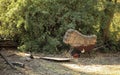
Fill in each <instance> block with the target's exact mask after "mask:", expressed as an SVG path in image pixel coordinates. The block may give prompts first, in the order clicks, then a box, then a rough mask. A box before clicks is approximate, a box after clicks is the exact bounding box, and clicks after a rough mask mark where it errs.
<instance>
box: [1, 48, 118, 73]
mask: <svg viewBox="0 0 120 75" xmlns="http://www.w3.org/2000/svg"><path fill="white" fill-rule="evenodd" d="M1 52H2V54H4V55H5V56H6V57H7V59H8V60H9V61H11V62H21V63H24V64H25V68H20V67H17V66H16V68H17V70H14V69H12V68H11V67H10V66H9V65H7V64H5V61H4V60H3V59H2V58H0V75H120V53H98V52H97V53H95V54H92V56H91V57H89V56H88V55H86V54H85V55H84V54H82V55H81V57H80V58H79V59H73V60H71V61H70V62H55V61H48V60H43V59H28V58H27V57H26V55H25V53H23V52H19V51H16V50H11V49H9V50H3V51H1ZM34 55H37V56H40V57H42V56H54V57H66V54H65V53H63V54H61V55H57V54H56V55H52V54H51V55H44V54H42V53H35V54H34Z"/></svg>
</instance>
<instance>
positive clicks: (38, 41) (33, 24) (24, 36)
mask: <svg viewBox="0 0 120 75" xmlns="http://www.w3.org/2000/svg"><path fill="white" fill-rule="evenodd" d="M107 3H108V2H106V1H104V0H99V1H98V0H0V35H1V37H3V38H4V39H12V40H15V41H17V42H18V43H19V47H18V49H20V50H23V51H24V50H33V51H39V52H42V51H45V52H50V53H53V52H54V51H56V52H57V51H59V49H62V48H64V47H65V46H64V44H63V42H62V39H63V35H64V33H65V32H66V30H67V29H69V28H73V29H77V30H78V31H80V32H82V33H83V34H88V35H89V34H96V35H97V36H99V38H101V36H100V33H99V30H100V26H101V24H100V21H101V16H105V14H104V12H103V10H104V8H105V7H106V5H108V4H107ZM109 4H111V3H109ZM109 6H110V9H112V7H113V5H109ZM118 7H119V6H118ZM116 8H117V7H116ZM116 12H118V11H117V10H116ZM119 15H120V14H119ZM114 20H118V19H116V18H115V19H114ZM114 20H113V22H112V26H115V28H112V31H111V34H110V35H111V36H117V37H119V36H120V33H119V32H118V30H119V29H118V30H117V31H115V30H116V27H118V28H119V26H120V25H119V23H118V21H119V20H118V21H117V22H116V21H114ZM103 27H104V25H103ZM115 32H117V33H116V34H115ZM118 34H119V35H118ZM99 38H98V41H99V42H100V41H101V39H99ZM111 38H113V37H111ZM115 38H116V37H115ZM118 40H119V38H118ZM118 40H113V41H114V42H116V41H118ZM115 44H117V43H115Z"/></svg>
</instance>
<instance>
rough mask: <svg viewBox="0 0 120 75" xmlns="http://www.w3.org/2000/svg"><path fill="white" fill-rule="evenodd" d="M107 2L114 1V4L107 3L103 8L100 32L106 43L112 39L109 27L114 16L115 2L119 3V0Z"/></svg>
mask: <svg viewBox="0 0 120 75" xmlns="http://www.w3.org/2000/svg"><path fill="white" fill-rule="evenodd" d="M107 2H110V3H112V5H111V6H110V5H107V6H106V8H105V9H104V10H103V12H104V15H103V16H102V19H101V22H100V24H101V26H100V33H101V37H102V39H103V41H104V43H106V42H107V41H108V40H109V39H110V37H109V36H110V34H109V33H110V31H109V28H110V25H111V21H112V19H113V17H114V10H115V4H116V3H117V0H115V1H114V2H113V1H112V0H107Z"/></svg>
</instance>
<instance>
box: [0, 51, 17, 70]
mask: <svg viewBox="0 0 120 75" xmlns="http://www.w3.org/2000/svg"><path fill="white" fill-rule="evenodd" d="M0 56H1V57H2V58H3V59H4V60H5V62H6V63H7V64H8V65H10V67H11V68H12V69H16V68H15V67H14V66H13V64H12V63H10V62H9V61H8V59H7V58H6V57H5V56H4V55H3V54H2V53H1V52H0Z"/></svg>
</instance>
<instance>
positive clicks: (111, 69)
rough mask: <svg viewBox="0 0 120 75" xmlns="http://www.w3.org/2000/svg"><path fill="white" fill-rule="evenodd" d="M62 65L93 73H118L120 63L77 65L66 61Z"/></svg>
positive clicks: (111, 74) (119, 74) (113, 74)
mask: <svg viewBox="0 0 120 75" xmlns="http://www.w3.org/2000/svg"><path fill="white" fill-rule="evenodd" d="M62 65H63V66H65V67H67V68H69V69H72V70H74V71H78V72H86V73H90V74H95V75H98V74H99V75H120V65H78V64H68V63H67V64H62Z"/></svg>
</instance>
